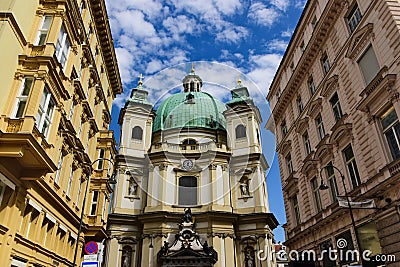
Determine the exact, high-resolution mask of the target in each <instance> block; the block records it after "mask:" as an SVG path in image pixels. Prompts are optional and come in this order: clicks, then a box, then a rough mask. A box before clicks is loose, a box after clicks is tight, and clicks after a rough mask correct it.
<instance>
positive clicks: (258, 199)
mask: <svg viewBox="0 0 400 267" xmlns="http://www.w3.org/2000/svg"><path fill="white" fill-rule="evenodd" d="M202 86H203V82H202V79H201V78H200V77H199V76H198V75H197V74H196V73H195V70H194V68H193V67H192V70H191V72H190V73H189V74H187V75H186V76H185V77H184V78H183V91H182V92H180V93H176V94H173V95H172V96H170V97H168V98H167V99H165V100H163V101H162V102H161V103H160V105H159V106H158V107H157V108H155V107H154V106H153V105H152V104H151V103H149V102H148V92H147V91H146V90H145V86H144V85H143V82H142V81H141V80H140V81H139V84H138V86H137V87H136V88H134V89H132V92H131V95H130V98H129V99H128V100H127V101H126V104H125V107H124V108H123V109H121V113H120V117H119V124H120V126H121V139H120V146H119V154H118V156H117V159H116V173H117V177H116V178H117V181H118V182H117V185H116V187H115V190H114V196H113V205H112V207H111V213H110V215H109V224H108V233H109V236H110V239H109V241H108V246H107V251H106V261H107V262H108V266H120V267H136V266H247V267H250V266H275V259H274V257H273V256H272V248H273V243H274V239H273V233H272V230H273V229H274V228H275V227H276V226H277V225H278V222H277V220H276V218H275V217H274V215H273V214H272V213H271V212H270V210H269V203H268V194H267V186H266V170H267V169H268V168H269V166H268V163H267V161H266V160H265V157H264V155H263V153H262V147H261V139H260V124H261V115H260V111H259V110H258V108H257V107H256V106H255V104H254V102H253V99H252V98H251V97H250V95H249V92H248V89H247V88H246V87H245V86H243V85H242V83H241V81H240V80H238V84H237V86H236V87H235V88H233V89H232V90H231V95H232V97H231V99H230V100H229V101H228V102H227V103H225V104H224V103H222V102H221V101H219V100H218V99H216V98H215V97H213V96H212V95H211V94H209V93H206V92H202ZM261 250H262V253H261V254H259V255H260V256H261V257H257V253H258V252H259V251H261Z"/></svg>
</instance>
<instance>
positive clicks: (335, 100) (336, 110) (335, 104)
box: [329, 92, 343, 122]
mask: <svg viewBox="0 0 400 267" xmlns="http://www.w3.org/2000/svg"><path fill="white" fill-rule="evenodd" d="M329 102H330V103H331V106H332V111H333V115H334V116H335V121H336V122H338V121H339V120H340V119H341V118H342V116H343V113H342V108H341V107H340V101H339V96H338V94H337V92H335V93H334V94H333V95H332V97H331V99H329Z"/></svg>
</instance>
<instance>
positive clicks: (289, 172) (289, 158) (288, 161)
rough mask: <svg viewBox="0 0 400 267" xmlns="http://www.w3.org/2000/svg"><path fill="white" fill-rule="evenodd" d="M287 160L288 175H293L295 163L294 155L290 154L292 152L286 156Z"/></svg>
mask: <svg viewBox="0 0 400 267" xmlns="http://www.w3.org/2000/svg"><path fill="white" fill-rule="evenodd" d="M285 160H286V167H287V172H288V175H291V174H292V172H293V165H292V156H291V155H290V153H289V154H288V155H287V156H286V158H285Z"/></svg>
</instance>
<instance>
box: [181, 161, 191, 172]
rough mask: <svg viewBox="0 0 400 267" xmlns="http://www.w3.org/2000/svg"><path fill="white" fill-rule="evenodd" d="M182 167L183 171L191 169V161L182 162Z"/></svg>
mask: <svg viewBox="0 0 400 267" xmlns="http://www.w3.org/2000/svg"><path fill="white" fill-rule="evenodd" d="M182 167H183V169H185V170H191V169H193V161H191V160H190V159H187V160H185V161H183V163H182Z"/></svg>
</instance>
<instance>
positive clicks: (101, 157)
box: [97, 148, 105, 170]
mask: <svg viewBox="0 0 400 267" xmlns="http://www.w3.org/2000/svg"><path fill="white" fill-rule="evenodd" d="M104 153H105V151H104V149H102V148H100V149H99V161H98V162H97V169H98V170H102V169H103V167H104V166H103V165H104Z"/></svg>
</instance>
